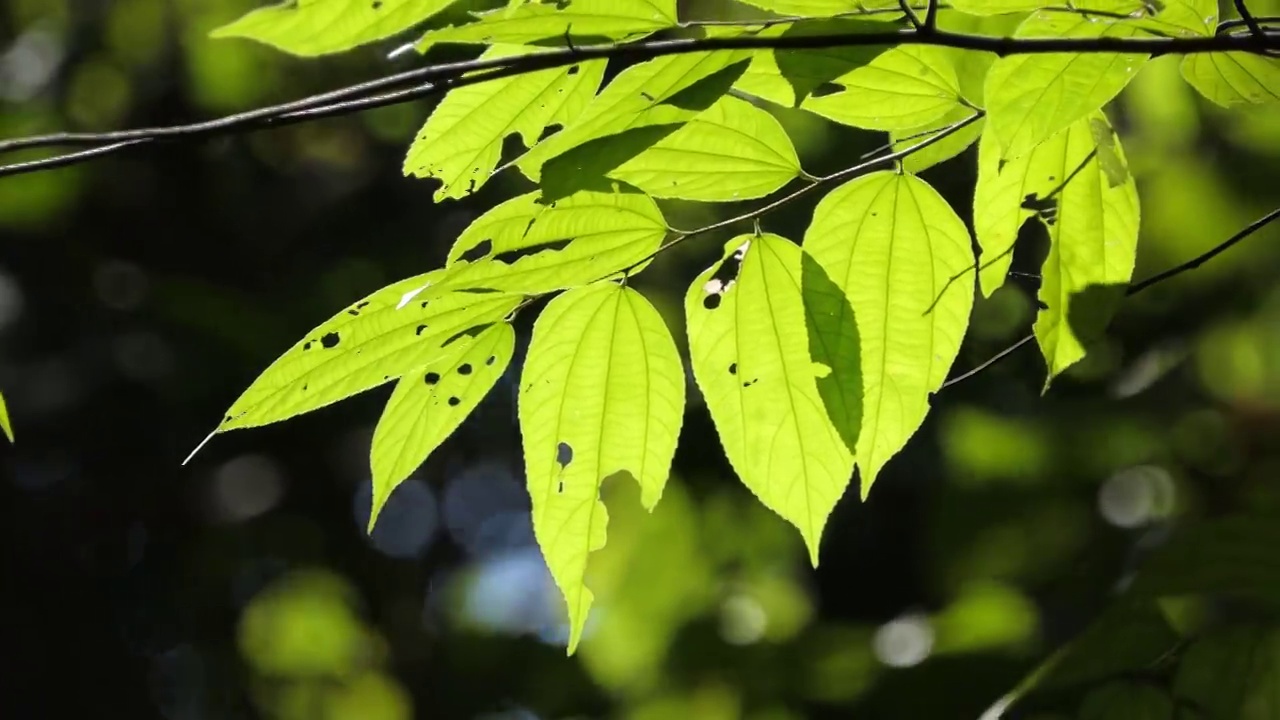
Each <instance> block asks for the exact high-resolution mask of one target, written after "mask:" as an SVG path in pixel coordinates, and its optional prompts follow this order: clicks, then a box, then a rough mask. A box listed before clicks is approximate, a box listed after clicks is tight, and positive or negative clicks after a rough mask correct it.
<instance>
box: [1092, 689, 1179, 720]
mask: <svg viewBox="0 0 1280 720" xmlns="http://www.w3.org/2000/svg"><path fill="white" fill-rule="evenodd" d="M1076 717H1077V718H1078V720H1173V699H1172V698H1170V697H1169V695H1168V694H1167V693H1165V692H1164V691H1163V690H1161V689H1159V688H1156V687H1152V686H1151V685H1140V684H1138V683H1133V682H1110V683H1107V684H1106V685H1103V686H1102V687H1100V688H1097V689H1095V690H1092V691H1090V692H1089V694H1088V695H1085V697H1084V702H1082V703H1081V705H1080V711H1079V713H1077V714H1076Z"/></svg>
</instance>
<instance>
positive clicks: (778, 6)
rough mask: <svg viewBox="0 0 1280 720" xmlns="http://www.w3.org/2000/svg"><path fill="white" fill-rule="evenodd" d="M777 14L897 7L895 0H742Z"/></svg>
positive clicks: (826, 14)
mask: <svg viewBox="0 0 1280 720" xmlns="http://www.w3.org/2000/svg"><path fill="white" fill-rule="evenodd" d="M742 2H744V3H746V4H748V5H754V6H756V7H758V8H761V9H763V10H769V11H770V12H774V13H777V14H778V15H784V16H785V15H793V16H796V17H831V16H833V15H844V14H846V13H859V12H866V11H867V10H877V9H887V8H896V7H898V3H897V0H742Z"/></svg>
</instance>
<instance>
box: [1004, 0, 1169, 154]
mask: <svg viewBox="0 0 1280 720" xmlns="http://www.w3.org/2000/svg"><path fill="white" fill-rule="evenodd" d="M1139 34H1141V30H1140V29H1139V28H1137V27H1136V26H1134V25H1132V24H1126V23H1124V22H1119V21H1111V20H1108V19H1106V18H1099V17H1096V16H1087V17H1086V16H1082V15H1076V14H1073V13H1054V12H1046V11H1041V12H1037V13H1035V14H1034V15H1032V16H1031V17H1029V18H1027V20H1026V21H1024V22H1023V23H1022V24H1021V25H1020V26H1018V31H1017V32H1016V33H1014V35H1015V37H1019V38H1031V37H1061V38H1098V37H1109V38H1126V37H1134V36H1136V35H1139ZM1147 57H1148V56H1147V55H1145V54H1142V55H1139V54H1131V53H1130V54H1120V53H1043V54H1038V55H1016V56H1010V57H1005V58H1001V59H999V60H997V61H995V63H993V64H992V66H991V71H990V72H989V73H987V85H986V100H987V112H988V118H987V123H988V125H990V126H991V129H992V131H993V132H994V134H995V139H996V140H997V141H998V142H999V143H1000V147H1001V151H1000V157H1001V158H1002V159H1011V158H1016V157H1020V156H1022V155H1025V154H1027V153H1029V152H1031V150H1032V149H1034V148H1035V146H1037V145H1039V144H1040V143H1042V142H1044V141H1045V140H1048V139H1049V137H1050V136H1052V135H1053V134H1054V133H1056V132H1058V131H1060V130H1062V129H1064V128H1066V127H1067V126H1068V125H1071V124H1072V123H1074V122H1075V121H1077V120H1079V119H1080V118H1082V117H1085V116H1087V115H1089V114H1091V113H1093V112H1094V111H1095V110H1098V109H1099V108H1101V107H1102V106H1103V105H1105V104H1106V103H1107V102H1109V101H1110V100H1111V99H1112V98H1114V97H1115V96H1116V95H1118V94H1119V93H1120V91H1121V90H1123V89H1124V86H1125V85H1127V84H1129V81H1130V80H1131V79H1132V78H1133V76H1134V75H1136V74H1137V73H1138V70H1140V69H1141V68H1142V66H1143V64H1144V63H1146V61H1147Z"/></svg>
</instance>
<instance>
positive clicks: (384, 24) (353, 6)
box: [211, 0, 455, 57]
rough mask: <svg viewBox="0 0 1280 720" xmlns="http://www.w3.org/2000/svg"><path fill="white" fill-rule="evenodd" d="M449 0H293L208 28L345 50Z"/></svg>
mask: <svg viewBox="0 0 1280 720" xmlns="http://www.w3.org/2000/svg"><path fill="white" fill-rule="evenodd" d="M454 1H455V0H294V1H292V2H281V3H279V4H278V5H272V6H270V7H264V8H258V9H257V10H253V11H251V12H249V13H248V14H247V15H245V16H244V17H241V18H240V19H239V20H236V21H235V22H232V23H230V24H228V25H224V26H222V27H220V28H218V29H216V30H214V31H213V32H212V33H211V36H212V37H215V38H230V37H238V38H248V39H250V40H256V41H258V42H261V43H265V44H267V45H271V46H273V47H276V48H278V49H280V50H283V51H285V52H288V53H293V54H294V55H301V56H304V57H310V56H316V55H324V54H327V53H335V52H341V51H343V50H350V49H351V48H353V47H356V46H358V45H363V44H364V43H367V42H372V41H374V40H381V39H382V38H386V37H390V36H392V35H395V34H396V33H399V32H402V31H404V30H408V29H409V28H411V27H413V26H414V25H417V24H418V23H420V22H422V21H423V20H426V19H427V18H429V17H431V16H432V15H435V14H436V13H438V12H440V11H441V10H443V9H445V8H446V7H448V6H450V5H452V4H453V3H454Z"/></svg>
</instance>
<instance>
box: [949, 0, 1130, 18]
mask: <svg viewBox="0 0 1280 720" xmlns="http://www.w3.org/2000/svg"><path fill="white" fill-rule="evenodd" d="M950 5H951V7H953V8H955V9H956V10H959V11H960V12H963V13H968V14H970V15H1004V14H1007V13H1020V12H1031V11H1033V10H1039V9H1041V8H1047V7H1061V6H1062V3H1057V2H1054V1H1053V0H953V1H952V2H951V3H950ZM1071 7H1073V8H1075V9H1077V10H1101V11H1105V12H1108V13H1119V14H1129V13H1135V12H1139V11H1141V10H1142V9H1143V7H1144V5H1143V2H1142V0H1082V1H1081V2H1073V3H1072V4H1071Z"/></svg>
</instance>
